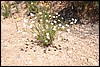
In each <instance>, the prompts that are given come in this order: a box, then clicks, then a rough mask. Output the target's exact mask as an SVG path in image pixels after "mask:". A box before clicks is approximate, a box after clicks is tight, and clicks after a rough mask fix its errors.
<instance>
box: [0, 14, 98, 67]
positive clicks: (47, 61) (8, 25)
mask: <svg viewBox="0 0 100 67" xmlns="http://www.w3.org/2000/svg"><path fill="white" fill-rule="evenodd" d="M19 15H20V14H19ZM1 21H2V22H1V65H2V66H15V65H16V66H28V65H29V66H37V65H38V66H61V65H63V66H93V65H95V66H98V65H99V25H98V24H94V26H93V27H91V24H88V25H82V26H80V28H79V25H74V26H72V28H71V32H70V33H68V32H67V31H59V32H58V33H57V34H56V36H55V40H54V42H53V44H54V46H56V47H57V48H54V47H50V46H49V47H48V48H43V47H40V46H37V45H32V44H31V42H29V41H27V39H29V40H32V39H33V40H34V37H33V36H32V35H31V34H30V33H27V32H26V34H25V35H22V32H20V33H17V28H16V23H17V26H18V30H22V23H23V16H20V20H17V19H14V17H12V18H7V19H1ZM26 31H27V30H26ZM26 41H27V42H26ZM26 43H27V44H29V45H28V46H27V45H25V44H26ZM45 50H46V53H45Z"/></svg>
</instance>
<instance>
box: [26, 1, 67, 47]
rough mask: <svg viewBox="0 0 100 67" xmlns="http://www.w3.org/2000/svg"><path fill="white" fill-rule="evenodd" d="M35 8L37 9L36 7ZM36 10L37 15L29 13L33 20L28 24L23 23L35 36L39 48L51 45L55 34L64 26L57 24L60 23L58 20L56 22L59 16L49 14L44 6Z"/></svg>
mask: <svg viewBox="0 0 100 67" xmlns="http://www.w3.org/2000/svg"><path fill="white" fill-rule="evenodd" d="M33 4H34V3H33ZM35 6H36V7H38V6H37V5H35ZM33 7H34V6H33ZM36 10H38V13H35V14H34V13H33V12H32V11H31V13H30V16H32V19H33V20H32V21H31V22H30V23H29V22H28V23H26V22H25V24H28V25H29V28H30V29H31V32H32V33H33V35H35V36H36V39H37V41H38V43H39V45H40V46H49V45H51V44H52V41H53V40H54V36H55V34H56V32H57V31H58V30H62V29H64V28H65V26H64V25H62V24H61V23H59V24H57V22H58V21H59V22H61V21H60V19H58V21H57V17H58V16H59V14H58V13H56V16H54V15H53V14H52V13H49V12H48V10H47V8H46V6H43V4H41V5H40V7H38V8H37V9H36ZM34 11H35V10H34ZM54 18H55V19H54ZM24 20H25V19H24Z"/></svg>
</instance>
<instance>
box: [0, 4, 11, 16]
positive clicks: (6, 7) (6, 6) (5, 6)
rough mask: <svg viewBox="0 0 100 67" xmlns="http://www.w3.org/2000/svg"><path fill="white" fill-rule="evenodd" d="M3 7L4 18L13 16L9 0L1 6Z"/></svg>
mask: <svg viewBox="0 0 100 67" xmlns="http://www.w3.org/2000/svg"><path fill="white" fill-rule="evenodd" d="M1 9H2V13H1V14H2V15H3V16H4V18H7V17H9V16H10V17H11V10H10V9H11V5H10V3H9V2H6V3H4V4H3V5H2V7H1Z"/></svg>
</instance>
